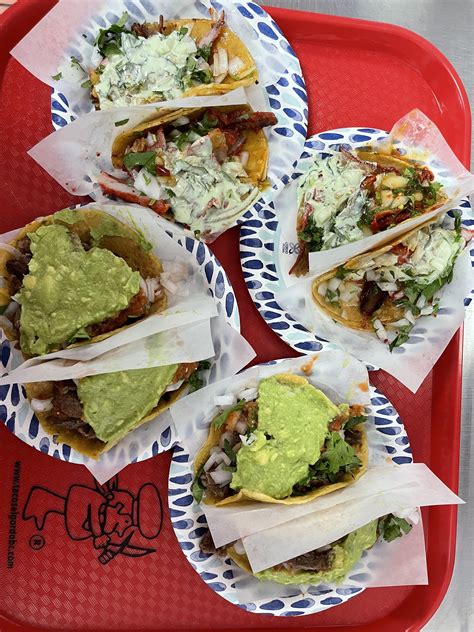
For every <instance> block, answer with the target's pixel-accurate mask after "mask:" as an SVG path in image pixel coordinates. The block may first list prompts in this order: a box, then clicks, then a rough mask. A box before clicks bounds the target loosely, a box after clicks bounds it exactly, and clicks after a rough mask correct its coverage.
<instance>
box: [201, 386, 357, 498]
mask: <svg viewBox="0 0 474 632" xmlns="http://www.w3.org/2000/svg"><path fill="white" fill-rule="evenodd" d="M365 419H366V417H365V411H364V407H363V406H359V405H355V406H349V405H348V404H341V405H339V406H336V404H334V403H333V402H332V401H331V400H330V399H329V398H328V397H326V395H325V394H324V393H323V392H322V391H320V390H318V389H317V388H315V387H314V386H312V385H311V384H310V383H309V382H308V380H306V379H305V378H304V377H301V376H298V375H291V374H280V375H274V376H272V377H269V378H265V379H263V380H262V381H261V382H260V384H259V386H258V394H257V397H256V399H255V400H253V401H244V400H241V401H239V402H237V403H236V404H235V405H233V406H230V407H229V408H227V409H224V410H223V411H222V412H220V413H219V414H218V415H217V416H216V417H215V418H214V419H213V421H212V422H211V425H210V431H209V437H208V440H207V441H206V443H205V444H204V446H203V447H202V448H201V450H200V451H199V453H198V454H197V456H196V459H195V464H194V468H195V480H194V484H193V493H194V495H195V498H196V499H197V500H200V499H201V498H202V497H204V502H205V503H206V504H215V505H224V504H229V503H235V502H239V501H244V500H258V501H260V502H270V503H282V504H285V505H291V504H300V503H306V502H309V501H310V500H313V498H316V497H317V496H322V495H324V494H328V493H330V492H332V491H334V490H336V489H339V488H341V487H345V486H346V485H349V484H350V483H352V482H353V481H355V480H357V479H358V478H359V477H360V476H362V474H363V473H364V472H365V470H366V469H367V463H368V446H367V437H366V434H365V430H364V421H365Z"/></svg>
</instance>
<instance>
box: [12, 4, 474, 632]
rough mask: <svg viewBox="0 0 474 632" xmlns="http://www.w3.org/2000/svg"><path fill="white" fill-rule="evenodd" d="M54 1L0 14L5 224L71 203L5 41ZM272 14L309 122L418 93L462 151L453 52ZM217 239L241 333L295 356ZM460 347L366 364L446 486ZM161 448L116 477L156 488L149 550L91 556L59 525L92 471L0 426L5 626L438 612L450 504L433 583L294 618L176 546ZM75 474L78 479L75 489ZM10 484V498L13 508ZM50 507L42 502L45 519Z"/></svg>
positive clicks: (185, 624)
mask: <svg viewBox="0 0 474 632" xmlns="http://www.w3.org/2000/svg"><path fill="white" fill-rule="evenodd" d="M53 4H54V1H53V0H35V1H33V0H20V2H18V4H17V6H15V7H14V8H13V9H10V10H9V11H7V12H6V14H5V15H4V16H3V18H2V21H1V23H0V73H1V77H2V84H1V94H0V147H1V156H2V158H1V160H0V183H1V184H0V192H1V195H0V199H1V200H2V213H1V216H0V231H1V232H4V231H7V230H9V229H11V228H14V227H16V226H19V225H21V224H24V223H25V222H27V221H28V220H31V219H32V218H33V217H35V216H37V215H42V214H47V213H49V212H51V211H53V210H57V209H60V208H62V207H64V206H66V205H68V204H70V203H76V202H78V198H74V197H71V196H69V195H68V194H67V193H66V192H65V191H63V190H62V189H61V188H60V187H59V186H58V185H57V184H56V183H55V182H54V181H53V180H52V179H51V178H50V177H49V176H47V175H46V174H45V173H44V172H43V171H42V170H41V169H40V168H39V167H38V166H37V165H36V164H35V163H34V162H33V160H31V159H30V158H29V157H28V156H27V155H26V153H25V151H26V150H27V149H28V148H29V147H31V146H32V145H33V144H35V143H36V142H37V141H38V140H40V139H41V138H43V137H44V136H45V135H46V134H48V133H49V132H50V131H51V122H50V114H49V95H50V91H49V88H48V87H47V86H44V85H42V84H41V83H39V82H38V81H37V80H36V79H34V78H33V77H32V76H31V75H29V73H28V72H27V71H26V70H24V69H23V68H22V67H21V66H19V65H18V64H17V63H16V62H15V61H14V60H11V59H10V58H9V55H8V51H9V50H10V49H11V48H12V46H14V44H15V43H16V42H17V41H19V39H20V38H21V37H22V36H23V35H24V34H26V33H27V32H28V30H30V29H31V28H32V26H33V25H34V24H35V23H36V22H37V21H38V20H39V19H40V18H41V17H42V16H43V15H44V14H45V13H46V12H47V10H49V9H50V8H51V6H52V5H53ZM269 12H270V13H271V15H273V16H274V18H275V19H276V20H277V22H278V23H279V25H280V26H281V28H282V30H283V31H284V33H285V34H286V36H287V37H288V39H289V40H290V42H291V43H292V44H293V46H294V48H295V50H296V52H297V53H298V55H299V57H300V60H301V64H302V67H303V71H304V75H305V79H306V85H307V88H308V95H309V101H310V127H309V132H310V133H314V132H318V131H322V130H324V129H331V128H336V127H346V126H368V127H378V128H382V129H384V128H385V129H388V128H390V127H391V126H392V124H393V123H394V122H395V121H396V120H397V119H398V118H399V117H401V116H402V115H403V114H405V113H406V112H408V111H409V110H410V109H412V108H414V107H418V108H421V109H422V110H423V111H424V112H425V113H426V114H427V115H428V116H429V117H430V118H432V119H433V120H434V121H435V122H436V123H437V125H438V126H439V127H440V129H441V131H442V132H443V133H444V135H445V137H446V138H447V139H448V141H449V142H450V144H451V146H452V148H453V150H454V151H455V152H456V154H457V155H458V157H459V158H460V160H461V161H462V162H463V163H464V164H465V165H466V166H468V165H469V158H470V111H469V105H468V100H467V96H466V93H465V91H464V88H463V86H462V84H461V82H460V80H459V77H458V76H457V74H456V72H455V71H454V69H453V67H452V66H451V64H450V63H449V62H448V61H447V60H446V58H445V57H444V56H443V55H442V54H441V53H440V52H439V51H438V50H437V49H436V48H435V47H433V46H432V45H431V44H430V43H429V42H427V41H426V40H424V39H422V38H421V37H419V36H418V35H415V34H414V33H411V32H409V31H407V30H404V29H401V28H398V27H395V26H390V25H385V24H380V23H372V22H365V21H358V20H352V19H346V18H338V17H332V16H325V15H317V14H311V13H302V12H297V11H290V10H283V9H273V8H270V9H269ZM38 54H41V52H40V51H38ZM213 250H214V251H215V252H216V254H217V256H218V257H219V258H220V260H221V261H222V263H223V264H224V266H225V268H226V270H227V272H228V274H229V276H230V277H231V280H232V283H233V284H234V288H235V290H236V293H237V296H238V301H239V306H240V310H241V316H242V332H243V334H244V335H245V336H246V337H247V339H248V340H249V341H250V342H251V343H252V344H253V345H254V347H255V349H256V350H257V351H258V358H257V360H256V361H265V360H269V359H272V358H278V357H285V356H288V355H292V351H291V350H290V349H289V348H288V347H287V346H286V345H285V344H284V343H283V342H282V341H281V340H280V339H279V338H278V337H277V336H276V335H275V334H274V333H273V332H272V331H271V330H270V329H269V328H268V327H267V326H266V325H265V324H264V322H263V320H262V319H261V318H260V316H259V315H258V313H257V311H256V309H255V308H254V306H253V304H252V302H251V300H250V298H249V295H248V293H247V290H246V288H245V284H244V281H243V278H242V274H241V270H240V263H239V250H238V232H237V229H233V230H232V231H230V232H229V233H227V234H226V235H224V236H223V237H221V238H220V239H219V240H218V241H217V242H216V243H215V245H213ZM461 360H462V336H461V333H459V332H458V334H457V335H456V336H455V337H454V339H453V340H452V341H451V343H450V345H449V346H448V348H447V349H446V351H445V353H444V354H443V356H442V358H441V359H440V360H439V362H438V363H437V365H436V366H435V368H434V370H433V372H432V373H431V374H430V376H429V377H428V378H427V379H426V381H425V383H424V384H423V386H422V387H421V388H420V390H419V391H418V393H417V394H416V395H413V394H412V393H410V392H409V391H408V390H407V389H406V388H404V387H403V386H401V385H400V384H399V383H398V382H397V381H396V380H395V379H393V378H391V377H390V376H388V375H387V374H385V373H383V372H378V374H375V375H373V378H372V379H373V382H374V383H375V384H376V385H377V386H379V387H380V388H381V389H382V390H383V391H384V393H385V394H386V395H387V396H388V397H389V398H390V399H391V401H392V402H393V404H394V405H395V406H396V408H397V409H398V411H399V413H400V415H401V416H402V419H403V420H404V422H405V424H406V427H407V431H408V433H409V436H410V441H411V445H412V447H413V452H414V457H415V460H417V461H424V462H425V463H427V464H428V465H429V466H430V467H431V468H432V469H433V470H434V472H435V473H436V474H437V475H438V476H439V477H440V478H441V479H442V480H443V481H444V482H445V483H446V484H447V485H449V487H451V488H452V489H454V490H456V489H457V483H458V459H459V433H460V397H461ZM407 370H409V367H407ZM0 414H1V408H0ZM441 428H442V430H441ZM169 458H170V457H169V455H167V454H165V455H162V456H160V457H157V458H154V459H152V460H149V461H146V462H144V463H142V464H136V465H132V466H129V467H127V468H126V469H125V470H124V471H123V472H121V473H120V475H119V477H118V483H117V485H118V489H120V490H125V491H128V492H129V493H130V494H131V495H132V496H131V497H129V500H131V499H132V497H133V498H136V497H137V495H138V492H139V488H140V487H141V486H142V485H144V484H145V483H151V484H153V485H155V486H156V488H157V489H159V492H160V494H161V499H162V503H163V524H162V529H161V533H160V535H159V536H158V537H157V538H155V539H154V540H146V541H142V542H140V538H139V537H138V536H137V539H136V540H134V542H135V544H136V545H137V546H145V545H146V546H147V547H148V548H152V549H153V551H150V552H149V553H148V554H146V555H144V556H142V557H129V556H126V555H124V554H119V555H117V556H116V557H115V558H114V559H113V560H112V561H111V562H110V563H108V564H106V565H103V564H101V563H100V561H99V559H98V558H99V556H100V554H101V549H95V548H94V546H93V542H92V538H90V537H89V538H84V539H81V540H77V539H72V538H73V537H77V532H72V533H71V532H69V533H68V532H67V531H66V525H67V524H70V523H71V520H73V521H75V522H74V524H76V523H79V524H80V525H82V526H83V532H84V533H85V535H87V534H88V532H87V528H88V523H87V521H86V523H85V526H84V525H83V521H84V520H86V519H87V517H88V516H89V520H90V518H91V515H92V514H93V513H94V510H93V507H94V506H95V505H94V503H96V500H97V498H98V496H97V494H98V492H97V491H96V490H94V483H93V480H92V477H91V475H90V474H89V473H88V472H87V471H86V470H85V469H84V468H82V467H80V466H73V465H69V464H65V463H60V462H57V461H55V460H54V459H51V458H49V457H47V456H45V455H42V454H40V453H39V452H36V451H35V450H33V449H31V448H29V447H28V446H26V445H25V444H24V443H23V442H21V441H20V440H18V439H17V438H15V437H14V436H13V435H10V433H9V432H8V431H7V430H6V429H5V428H4V427H3V426H2V427H0V480H1V481H2V483H1V486H0V506H1V507H2V513H1V515H0V534H1V535H0V565H1V566H0V567H1V571H0V630H1V631H2V632H4V631H5V632H7V631H10V630H18V629H19V628H22V629H28V630H46V629H56V630H66V629H74V630H105V629H107V630H111V631H113V630H117V631H118V630H132V629H133V630H141V631H145V630H171V629H174V630H216V629H220V630H243V629H248V628H253V629H258V630H264V629H268V630H270V629H274V628H276V629H288V630H289V629H294V628H300V629H312V630H315V631H316V630H320V631H322V630H324V629H326V628H328V627H331V628H332V629H334V630H339V631H342V630H349V629H350V630H352V631H354V632H356V631H360V632H362V631H363V632H372V631H374V632H375V631H377V632H378V631H379V630H381V629H384V630H385V632H390V631H393V632H401V631H403V630H419V629H420V628H421V627H422V626H423V625H424V623H426V621H427V620H428V619H429V618H430V617H431V616H432V615H433V613H434V612H435V611H436V609H437V607H438V605H439V603H440V601H441V599H442V598H443V596H444V594H445V592H446V589H447V587H448V585H449V581H450V578H451V573H452V568H453V563H454V551H455V540H456V509H455V508H453V507H440V508H434V509H429V510H428V511H426V512H424V519H425V527H426V535H427V557H428V569H429V578H430V585H429V587H428V586H417V587H400V588H380V589H370V590H367V591H365V592H364V593H363V594H362V595H360V596H357V597H355V598H354V599H352V600H351V601H349V602H348V603H346V604H343V605H341V606H338V607H335V608H333V609H331V610H328V611H326V612H324V613H320V614H316V615H311V616H305V617H298V618H295V619H288V618H279V617H272V616H270V615H269V616H261V615H258V616H257V615H252V614H249V613H246V612H244V611H242V610H240V609H239V608H236V607H235V606H232V605H230V604H228V603H227V602H226V601H225V600H223V599H221V598H220V597H219V596H218V595H217V594H215V593H213V592H212V591H211V590H210V589H209V588H208V587H207V586H206V585H205V584H204V583H203V582H202V581H201V580H200V578H199V577H198V575H197V574H196V573H195V572H194V571H193V570H192V568H191V567H190V566H189V564H188V563H187V562H186V561H185V559H184V556H183V555H182V554H181V552H180V549H179V546H178V544H177V542H176V540H175V538H174V535H173V532H172V529H171V525H170V521H169V519H168V512H167V472H168V465H169ZM18 464H19V465H18ZM15 477H16V479H15ZM18 481H19V486H18V488H17V487H16V484H17V483H18ZM33 486H43V487H45V488H47V489H48V490H49V492H50V493H46V492H40V493H39V494H38V492H35V503H34V506H33V509H31V507H32V506H31V505H30V510H31V511H30V513H34V514H35V515H36V516H37V520H38V524H35V522H34V519H33V518H29V519H25V518H27V516H22V512H23V508H24V505H25V502H26V500H27V497H28V495H29V494H30V492H31V489H32V487H33ZM73 486H76V487H73ZM77 486H83V487H85V488H87V489H85V490H84V489H82V490H80V493H79V496H78V495H77V491H78V488H77ZM71 489H72V491H71ZM51 492H52V493H51ZM16 498H18V504H17V505H16V506H12V501H16ZM78 499H79V500H78ZM73 500H74V501H75V502H73ZM155 505H156V503H155ZM88 507H91V508H92V509H91V510H90V511H89V510H88ZM12 511H13V513H12ZM15 511H18V514H16V513H15ZM88 511H89V514H88ZM45 512H49V513H47V515H46V522H45V525H44V528H43V529H42V530H40V529H39V527H40V526H41V515H42V514H44V513H45ZM69 512H73V513H72V514H71V515H72V516H73V518H71V516H70V515H69ZM74 512H75V513H74ZM91 512H92V513H91ZM65 513H66V514H67V516H66V517H65V515H64V514H65ZM68 516H69V518H68ZM68 519H69V523H68ZM76 526H77V524H76ZM10 529H11V530H12V531H11V532H10ZM84 529H85V531H84ZM9 532H10V533H12V534H13V535H12V536H11V537H12V539H13V540H14V542H13V544H11V546H12V548H11V549H10V558H11V553H12V551H13V555H14V563H13V568H8V567H7V559H8V558H7V555H8V550H7V546H8V541H7V534H8V533H9ZM130 551H132V552H133V551H134V550H131V549H128V552H130Z"/></svg>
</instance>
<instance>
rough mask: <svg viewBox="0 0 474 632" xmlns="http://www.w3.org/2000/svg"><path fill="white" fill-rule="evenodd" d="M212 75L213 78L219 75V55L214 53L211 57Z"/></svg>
mask: <svg viewBox="0 0 474 632" xmlns="http://www.w3.org/2000/svg"><path fill="white" fill-rule="evenodd" d="M212 74H213V75H214V77H217V75H220V74H221V73H220V70H219V55H218V54H217V53H214V55H213V56H212Z"/></svg>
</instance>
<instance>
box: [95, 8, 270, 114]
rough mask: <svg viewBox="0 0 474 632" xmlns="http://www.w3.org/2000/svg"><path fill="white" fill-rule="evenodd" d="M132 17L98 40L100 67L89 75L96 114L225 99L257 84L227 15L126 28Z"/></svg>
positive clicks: (124, 18) (252, 65)
mask: <svg viewBox="0 0 474 632" xmlns="http://www.w3.org/2000/svg"><path fill="white" fill-rule="evenodd" d="M127 22H128V14H127V13H124V14H123V15H122V17H121V18H120V20H118V21H117V22H116V23H115V24H112V25H111V26H110V27H108V28H105V29H101V30H100V32H99V34H98V36H97V38H96V41H95V58H97V60H100V63H99V64H98V65H97V66H96V67H95V68H94V69H93V70H91V71H90V72H89V82H86V83H87V85H88V86H89V87H90V94H91V99H92V102H93V103H94V105H95V107H96V109H97V110H105V109H109V108H114V107H128V106H131V105H140V104H143V103H154V102H157V101H169V100H171V99H177V98H181V97H193V96H207V95H213V94H225V93H226V92H229V91H230V90H234V89H235V88H239V87H242V86H250V85H252V84H253V83H255V81H257V79H258V72H257V68H256V66H255V62H254V60H253V59H252V56H251V55H250V53H249V51H248V50H247V47H246V46H245V45H244V43H243V42H242V41H241V40H240V38H239V37H237V35H236V34H235V33H233V32H232V31H231V30H230V29H229V28H228V27H227V26H226V23H225V15H224V12H222V13H220V14H218V13H217V12H215V11H213V10H212V9H211V19H210V20H209V19H207V20H206V19H200V18H198V19H186V18H182V19H176V20H175V19H173V20H165V19H164V18H163V16H160V18H159V21H158V22H153V23H150V22H145V23H143V24H139V23H137V22H136V23H134V24H132V25H131V26H127Z"/></svg>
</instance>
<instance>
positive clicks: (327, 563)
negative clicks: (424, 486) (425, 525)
mask: <svg viewBox="0 0 474 632" xmlns="http://www.w3.org/2000/svg"><path fill="white" fill-rule="evenodd" d="M411 529H412V525H411V523H410V522H408V520H405V519H404V518H399V517H397V516H395V515H393V514H387V515H386V516H382V517H381V518H378V520H372V522H369V523H368V524H366V525H364V526H363V527H360V528H359V529H356V530H355V531H352V533H349V534H348V535H346V536H344V537H342V538H340V539H339V540H337V541H336V542H331V544H327V545H326V546H322V547H320V548H319V549H315V550H314V551H308V552H307V553H303V554H302V555H298V556H297V557H294V558H293V559H290V560H287V561H286V562H283V563H281V564H278V565H276V566H272V567H271V568H267V569H265V570H263V571H260V572H258V573H253V572H252V568H251V566H250V563H249V560H248V558H247V555H246V553H245V548H244V546H243V544H242V541H241V540H238V541H237V542H234V543H232V544H230V545H228V546H223V547H219V548H218V549H216V547H215V546H214V542H213V540H212V537H211V534H210V533H209V532H207V533H205V534H204V536H203V537H202V539H201V542H200V549H201V551H202V552H203V553H205V554H208V555H212V554H217V555H219V556H221V557H227V558H230V559H232V560H233V561H234V562H235V563H236V564H237V565H238V566H240V568H242V569H243V570H244V571H246V572H247V573H250V574H252V575H254V576H255V577H257V579H261V580H263V581H264V580H267V581H274V582H278V583H279V584H289V585H300V584H311V585H313V586H317V585H319V584H340V583H341V582H342V581H344V579H345V578H346V576H347V574H348V573H349V571H350V570H351V569H352V568H353V567H354V566H355V565H356V563H357V562H358V561H359V560H360V559H361V557H362V555H363V553H364V551H367V550H368V549H370V548H372V547H373V546H374V544H375V543H376V542H377V541H378V540H383V541H385V542H392V541H393V540H395V539H396V538H398V537H401V536H403V535H405V534H407V533H409V531H411Z"/></svg>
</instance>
